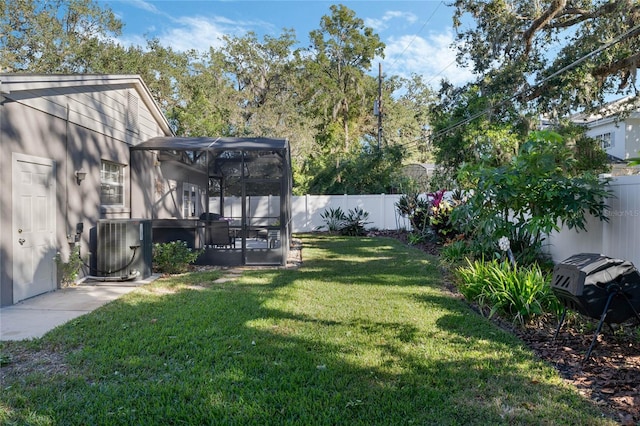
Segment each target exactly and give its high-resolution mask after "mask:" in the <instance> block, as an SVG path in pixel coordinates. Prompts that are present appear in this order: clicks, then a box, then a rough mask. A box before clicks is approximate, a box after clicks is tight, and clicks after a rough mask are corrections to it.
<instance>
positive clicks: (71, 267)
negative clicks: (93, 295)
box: [54, 244, 84, 287]
mask: <svg viewBox="0 0 640 426" xmlns="http://www.w3.org/2000/svg"><path fill="white" fill-rule="evenodd" d="M54 260H55V262H56V266H57V267H58V275H59V276H60V285H61V286H62V287H68V286H70V285H74V284H75V283H76V280H77V279H78V275H79V273H80V268H82V265H83V263H84V262H83V260H82V258H81V257H80V245H78V244H75V245H74V246H73V248H72V249H71V252H70V253H69V259H68V260H67V261H66V262H65V261H63V260H62V255H61V253H60V252H57V253H56V256H55V257H54Z"/></svg>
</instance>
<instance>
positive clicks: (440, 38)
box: [383, 30, 473, 88]
mask: <svg viewBox="0 0 640 426" xmlns="http://www.w3.org/2000/svg"><path fill="white" fill-rule="evenodd" d="M453 41H454V39H453V34H452V32H451V31H450V30H447V31H446V32H444V33H432V34H430V35H429V36H428V37H427V38H426V39H425V38H422V37H419V36H411V35H405V36H402V37H398V38H394V37H392V38H389V39H388V40H387V41H386V42H385V43H386V46H387V47H386V49H385V58H384V60H383V64H386V65H383V66H384V68H385V69H384V72H385V73H388V74H394V75H399V76H403V77H408V76H410V75H411V74H413V73H415V74H420V75H422V76H424V80H425V82H428V83H429V84H430V85H431V86H432V87H434V88H437V87H438V86H439V84H440V81H441V80H442V79H443V78H446V79H447V80H448V81H449V82H451V83H452V84H454V85H461V84H464V83H467V82H469V81H471V80H473V74H472V73H471V71H470V70H468V69H464V68H461V67H459V66H458V65H457V64H456V52H455V49H454V48H453V47H452V46H451V45H452V43H453Z"/></svg>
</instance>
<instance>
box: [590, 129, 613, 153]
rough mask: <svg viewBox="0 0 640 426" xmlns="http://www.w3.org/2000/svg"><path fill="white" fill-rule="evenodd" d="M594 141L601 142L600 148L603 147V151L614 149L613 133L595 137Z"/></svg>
mask: <svg viewBox="0 0 640 426" xmlns="http://www.w3.org/2000/svg"><path fill="white" fill-rule="evenodd" d="M594 139H597V140H599V141H600V146H602V149H607V148H613V146H614V145H613V142H614V141H613V133H611V132H609V133H603V134H601V135H598V136H595V138H594Z"/></svg>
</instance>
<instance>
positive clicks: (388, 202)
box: [291, 194, 410, 232]
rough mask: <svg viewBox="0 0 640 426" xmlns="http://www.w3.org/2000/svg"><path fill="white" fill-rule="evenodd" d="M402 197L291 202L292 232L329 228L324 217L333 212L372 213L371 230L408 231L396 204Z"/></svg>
mask: <svg viewBox="0 0 640 426" xmlns="http://www.w3.org/2000/svg"><path fill="white" fill-rule="evenodd" d="M400 197H402V195H388V194H377V195H303V196H294V197H292V198H291V210H292V212H291V218H292V221H293V232H311V231H315V230H317V229H318V227H321V226H324V225H326V223H325V222H324V220H323V219H322V217H321V215H322V214H324V213H325V212H326V211H329V210H330V209H337V208H338V207H340V209H341V210H342V211H343V212H344V213H345V214H348V213H349V210H355V209H356V208H360V209H362V210H364V211H365V212H367V213H369V218H368V221H369V222H371V223H369V224H367V225H366V227H367V229H368V228H376V229H381V230H383V229H384V230H396V229H409V228H410V224H409V221H408V219H407V218H405V217H402V216H400V215H399V214H398V209H396V203H397V202H398V200H399V199H400Z"/></svg>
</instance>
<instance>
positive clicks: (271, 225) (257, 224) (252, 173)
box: [131, 137, 292, 266]
mask: <svg viewBox="0 0 640 426" xmlns="http://www.w3.org/2000/svg"><path fill="white" fill-rule="evenodd" d="M131 150H132V155H134V151H143V152H151V153H152V154H151V155H155V158H154V160H153V168H155V169H158V172H157V173H158V176H157V177H156V178H155V180H154V181H153V182H151V186H156V188H150V189H149V190H150V191H156V192H157V193H159V194H162V193H164V195H163V196H162V197H158V199H157V201H155V203H156V204H157V206H156V207H154V212H155V213H154V214H153V216H154V218H153V219H152V220H151V222H152V234H153V242H154V243H164V242H170V241H176V240H182V241H186V242H187V244H188V245H189V246H190V247H192V248H193V249H203V254H202V255H201V256H200V257H199V259H198V261H197V263H198V264H202V265H224V266H235V265H286V262H287V256H288V252H289V244H290V240H291V185H292V177H291V161H290V155H289V144H288V142H287V141H286V140H284V139H268V138H208V137H198V138H180V137H156V138H152V139H150V140H147V141H146V142H144V143H141V144H139V145H137V146H135V147H132V148H131ZM138 172H139V173H141V174H145V171H144V170H139V171H138ZM147 175H148V171H147ZM159 179H160V181H158V180H159ZM159 187H162V188H165V187H168V188H169V190H166V191H162V190H160V189H158V188H159ZM172 207H173V208H174V209H175V212H174V213H173V214H171V215H170V217H168V216H169V215H168V214H167V213H166V212H167V211H171V208H172ZM163 212H165V213H164V214H163Z"/></svg>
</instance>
